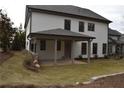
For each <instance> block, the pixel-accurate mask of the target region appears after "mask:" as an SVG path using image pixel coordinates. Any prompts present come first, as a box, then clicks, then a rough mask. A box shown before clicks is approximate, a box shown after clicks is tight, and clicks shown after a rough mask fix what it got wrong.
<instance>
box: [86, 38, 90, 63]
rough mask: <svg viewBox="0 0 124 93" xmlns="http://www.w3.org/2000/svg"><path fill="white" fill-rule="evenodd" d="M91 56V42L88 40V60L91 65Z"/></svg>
mask: <svg viewBox="0 0 124 93" xmlns="http://www.w3.org/2000/svg"><path fill="white" fill-rule="evenodd" d="M90 55H91V40H90V39H89V40H88V59H87V62H88V63H90Z"/></svg>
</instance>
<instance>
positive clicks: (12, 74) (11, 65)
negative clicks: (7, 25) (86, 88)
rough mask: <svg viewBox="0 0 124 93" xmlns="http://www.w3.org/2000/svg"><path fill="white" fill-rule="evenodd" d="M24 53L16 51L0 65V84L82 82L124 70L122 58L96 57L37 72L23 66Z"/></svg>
mask: <svg viewBox="0 0 124 93" xmlns="http://www.w3.org/2000/svg"><path fill="white" fill-rule="evenodd" d="M23 60H24V54H23V53H22V52H16V53H15V54H14V56H13V57H11V58H10V59H8V60H7V61H6V62H4V63H3V64H2V65H0V85H2V84H34V85H41V86H42V85H55V84H75V83H76V82H84V81H87V80H89V79H90V78H91V77H93V76H97V75H103V74H112V73H116V72H123V71H124V59H121V60H112V59H104V60H102V59H98V60H92V61H91V64H80V65H79V64H77V65H76V64H72V65H65V66H43V67H42V68H41V69H40V72H39V73H35V72H32V71H29V70H26V69H25V68H24V67H23V65H22V64H23Z"/></svg>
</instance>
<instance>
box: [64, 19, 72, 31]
mask: <svg viewBox="0 0 124 93" xmlns="http://www.w3.org/2000/svg"><path fill="white" fill-rule="evenodd" d="M64 29H65V30H71V20H65V23H64Z"/></svg>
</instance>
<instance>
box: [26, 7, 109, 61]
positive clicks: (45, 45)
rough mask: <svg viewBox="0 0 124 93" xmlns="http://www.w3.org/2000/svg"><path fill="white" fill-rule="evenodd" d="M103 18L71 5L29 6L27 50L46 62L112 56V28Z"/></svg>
mask: <svg viewBox="0 0 124 93" xmlns="http://www.w3.org/2000/svg"><path fill="white" fill-rule="evenodd" d="M110 22H111V21H110V20H108V19H106V18H104V17H102V16H100V15H99V14H97V13H95V12H93V11H91V10H89V9H84V8H81V7H77V6H71V5H27V6H26V17H25V30H26V37H27V38H26V49H27V50H29V51H33V52H35V53H37V54H38V55H39V58H40V59H42V60H53V59H54V61H55V62H56V60H57V59H70V58H71V59H74V58H77V57H79V56H82V57H83V58H88V61H89V59H90V57H94V56H96V55H97V56H98V57H104V55H107V54H108V49H107V48H108V26H109V23H110Z"/></svg>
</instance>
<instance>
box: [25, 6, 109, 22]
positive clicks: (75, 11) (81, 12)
mask: <svg viewBox="0 0 124 93" xmlns="http://www.w3.org/2000/svg"><path fill="white" fill-rule="evenodd" d="M29 8H30V9H37V10H42V11H43V10H45V11H51V12H58V13H64V14H70V15H74V16H80V17H86V18H92V19H96V20H100V21H103V22H106V23H110V22H111V21H110V20H108V19H106V18H104V17H103V16H101V15H99V14H97V13H95V12H93V11H91V10H89V9H85V8H81V7H77V6H73V5H27V6H26V21H27V15H28V9H29Z"/></svg>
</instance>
